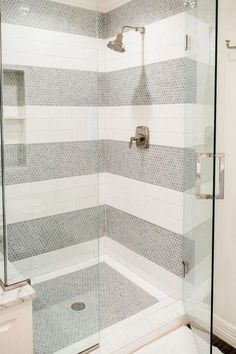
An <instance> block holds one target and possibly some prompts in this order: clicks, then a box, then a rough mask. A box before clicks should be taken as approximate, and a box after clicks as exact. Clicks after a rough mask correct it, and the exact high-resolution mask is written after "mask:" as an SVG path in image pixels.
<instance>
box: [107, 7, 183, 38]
mask: <svg viewBox="0 0 236 354" xmlns="http://www.w3.org/2000/svg"><path fill="white" fill-rule="evenodd" d="M183 4H184V1H183V0H145V1H144V0H132V1H129V2H128V3H126V4H124V5H122V6H119V7H118V8H116V9H114V10H111V11H109V12H108V13H106V14H105V24H106V38H109V37H112V36H114V35H115V34H117V33H118V32H120V30H121V27H123V26H124V25H126V24H128V25H133V26H144V25H146V24H149V23H152V22H156V21H159V20H162V19H164V18H166V17H169V16H173V15H176V14H178V13H181V12H183V11H184V6H183Z"/></svg>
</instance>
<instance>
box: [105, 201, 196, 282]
mask: <svg viewBox="0 0 236 354" xmlns="http://www.w3.org/2000/svg"><path fill="white" fill-rule="evenodd" d="M106 220H107V225H106V232H107V236H108V237H110V238H111V239H113V240H114V241H116V242H118V243H120V244H122V245H123V246H125V247H127V248H129V249H130V250H131V251H134V252H136V253H138V254H139V255H141V256H143V257H145V258H147V259H148V260H150V261H152V262H154V263H156V264H158V265H159V266H161V267H163V268H165V269H167V270H169V271H170V272H172V273H174V274H176V275H177V276H179V277H182V276H183V263H182V261H183V243H185V259H186V260H188V261H189V260H191V259H192V255H193V242H192V240H189V239H184V238H183V236H181V235H179V234H176V233H174V232H172V231H169V230H167V229H164V228H162V227H160V226H157V225H155V224H152V223H150V222H148V221H145V220H142V219H140V218H137V217H135V216H132V215H130V214H127V213H125V212H123V211H121V210H118V209H115V208H112V207H110V206H107V207H106Z"/></svg>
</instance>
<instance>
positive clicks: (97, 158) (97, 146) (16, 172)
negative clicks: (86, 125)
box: [5, 141, 105, 185]
mask: <svg viewBox="0 0 236 354" xmlns="http://www.w3.org/2000/svg"><path fill="white" fill-rule="evenodd" d="M104 149H105V142H104V141H83V142H67V143H48V144H29V145H6V146H5V159H6V184H7V185H10V184H19V183H28V182H37V181H43V180H50V179H56V178H65V177H73V176H81V175H89V174H96V173H98V172H99V171H100V172H103V171H104V169H105V164H104V157H105V151H104Z"/></svg>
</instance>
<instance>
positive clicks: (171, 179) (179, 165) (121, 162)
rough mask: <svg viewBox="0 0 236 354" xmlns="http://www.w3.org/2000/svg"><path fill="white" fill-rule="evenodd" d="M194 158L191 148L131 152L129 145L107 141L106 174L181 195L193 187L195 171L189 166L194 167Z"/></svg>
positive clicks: (134, 150) (133, 149) (163, 147)
mask: <svg viewBox="0 0 236 354" xmlns="http://www.w3.org/2000/svg"><path fill="white" fill-rule="evenodd" d="M187 157H188V158H187ZM194 158H195V153H194V151H193V150H191V149H184V148H177V147H170V146H161V145H150V147H149V149H137V148H136V147H135V146H134V147H133V148H132V149H129V144H128V142H122V141H114V140H107V141H106V170H107V172H109V173H113V174H115V175H120V176H123V177H128V178H131V179H135V180H138V181H142V182H146V183H150V184H154V185H158V186H161V187H165V188H169V189H173V190H177V191H180V192H182V191H184V190H188V189H191V188H192V187H193V185H194V181H195V170H194V169H192V168H190V169H188V166H187V165H186V163H187V164H190V165H191V166H192V161H193V159H194ZM184 167H185V168H184Z"/></svg>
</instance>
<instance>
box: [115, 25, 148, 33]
mask: <svg viewBox="0 0 236 354" xmlns="http://www.w3.org/2000/svg"><path fill="white" fill-rule="evenodd" d="M126 28H131V29H134V30H135V31H136V32H140V33H141V34H144V33H145V27H134V26H123V27H122V30H121V32H120V33H121V34H123V32H124V30H125V29H126Z"/></svg>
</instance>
